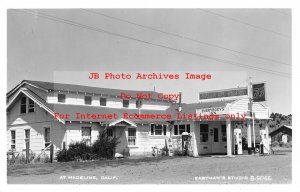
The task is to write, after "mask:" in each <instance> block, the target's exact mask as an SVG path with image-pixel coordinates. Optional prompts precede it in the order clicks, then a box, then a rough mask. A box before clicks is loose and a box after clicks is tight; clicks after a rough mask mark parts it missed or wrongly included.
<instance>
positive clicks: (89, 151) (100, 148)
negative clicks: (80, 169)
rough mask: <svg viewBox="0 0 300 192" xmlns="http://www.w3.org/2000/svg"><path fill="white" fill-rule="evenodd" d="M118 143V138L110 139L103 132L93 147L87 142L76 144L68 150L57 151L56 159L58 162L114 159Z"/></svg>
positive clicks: (71, 145) (72, 144)
mask: <svg viewBox="0 0 300 192" xmlns="http://www.w3.org/2000/svg"><path fill="white" fill-rule="evenodd" d="M118 143H119V142H118V138H111V137H108V136H107V134H106V131H101V132H99V135H98V138H97V140H96V141H95V142H94V143H93V145H92V146H90V145H88V144H87V142H86V141H85V140H83V141H80V142H74V143H71V144H70V145H69V148H68V149H62V150H59V151H57V153H56V158H57V161H58V162H67V161H75V160H92V159H101V158H113V157H114V151H115V148H116V146H117V144H118Z"/></svg>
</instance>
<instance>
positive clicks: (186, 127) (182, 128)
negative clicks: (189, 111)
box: [174, 124, 191, 135]
mask: <svg viewBox="0 0 300 192" xmlns="http://www.w3.org/2000/svg"><path fill="white" fill-rule="evenodd" d="M190 131H191V130H190V124H181V125H174V135H182V133H183V132H187V133H190Z"/></svg>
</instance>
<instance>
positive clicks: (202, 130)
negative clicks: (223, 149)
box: [200, 124, 208, 142]
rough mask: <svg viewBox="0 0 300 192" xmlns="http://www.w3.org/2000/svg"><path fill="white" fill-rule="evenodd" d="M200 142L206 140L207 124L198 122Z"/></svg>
mask: <svg viewBox="0 0 300 192" xmlns="http://www.w3.org/2000/svg"><path fill="white" fill-rule="evenodd" d="M200 142H208V124H200Z"/></svg>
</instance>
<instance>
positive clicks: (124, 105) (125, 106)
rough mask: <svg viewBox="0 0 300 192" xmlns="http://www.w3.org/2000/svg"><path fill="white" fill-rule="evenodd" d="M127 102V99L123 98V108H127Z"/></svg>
mask: <svg viewBox="0 0 300 192" xmlns="http://www.w3.org/2000/svg"><path fill="white" fill-rule="evenodd" d="M125 102H128V104H126V103H125ZM129 104H130V102H129V99H123V107H124V108H129Z"/></svg>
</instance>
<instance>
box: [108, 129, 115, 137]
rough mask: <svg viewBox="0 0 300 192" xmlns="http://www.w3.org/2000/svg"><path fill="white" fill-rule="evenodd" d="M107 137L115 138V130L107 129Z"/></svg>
mask: <svg viewBox="0 0 300 192" xmlns="http://www.w3.org/2000/svg"><path fill="white" fill-rule="evenodd" d="M106 135H107V136H108V137H113V136H114V133H113V129H112V128H107V129H106Z"/></svg>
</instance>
